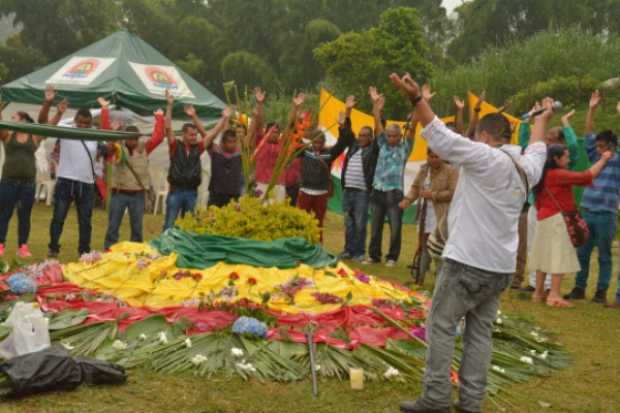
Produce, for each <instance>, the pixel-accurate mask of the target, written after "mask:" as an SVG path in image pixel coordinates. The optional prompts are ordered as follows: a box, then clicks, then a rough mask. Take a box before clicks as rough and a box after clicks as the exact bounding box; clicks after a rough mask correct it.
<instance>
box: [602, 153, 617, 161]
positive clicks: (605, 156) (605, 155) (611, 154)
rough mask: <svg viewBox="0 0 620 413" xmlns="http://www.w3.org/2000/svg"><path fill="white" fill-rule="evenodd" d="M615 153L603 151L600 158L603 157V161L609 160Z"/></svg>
mask: <svg viewBox="0 0 620 413" xmlns="http://www.w3.org/2000/svg"><path fill="white" fill-rule="evenodd" d="M615 155H616V154H615V153H613V152H612V151H605V152H603V154H602V155H601V158H602V159H604V160H605V161H608V160H610V159H611V158H613V157H614V156H615Z"/></svg>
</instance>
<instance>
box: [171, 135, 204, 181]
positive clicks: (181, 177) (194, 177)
mask: <svg viewBox="0 0 620 413" xmlns="http://www.w3.org/2000/svg"><path fill="white" fill-rule="evenodd" d="M201 181H202V165H201V163H200V149H199V146H198V145H197V144H195V145H191V146H190V147H189V153H187V152H186V150H185V145H184V144H183V143H182V142H177V145H176V150H175V151H174V153H173V154H172V156H171V157H170V169H169V170H168V182H169V183H170V187H171V189H190V190H195V189H197V188H198V187H199V186H200V182H201Z"/></svg>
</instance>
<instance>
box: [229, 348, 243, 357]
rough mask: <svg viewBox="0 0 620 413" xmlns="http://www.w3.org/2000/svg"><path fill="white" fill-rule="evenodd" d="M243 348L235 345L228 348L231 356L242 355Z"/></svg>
mask: <svg viewBox="0 0 620 413" xmlns="http://www.w3.org/2000/svg"><path fill="white" fill-rule="evenodd" d="M243 354H244V353H243V350H241V349H240V348H237V347H233V348H231V349H230V355H231V356H233V357H243Z"/></svg>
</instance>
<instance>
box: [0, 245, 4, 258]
mask: <svg viewBox="0 0 620 413" xmlns="http://www.w3.org/2000/svg"><path fill="white" fill-rule="evenodd" d="M3 255H4V244H0V257H2V256H3Z"/></svg>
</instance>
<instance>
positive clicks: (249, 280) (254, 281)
mask: <svg viewBox="0 0 620 413" xmlns="http://www.w3.org/2000/svg"><path fill="white" fill-rule="evenodd" d="M256 283H257V281H256V278H254V277H250V278H248V284H250V285H256Z"/></svg>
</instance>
